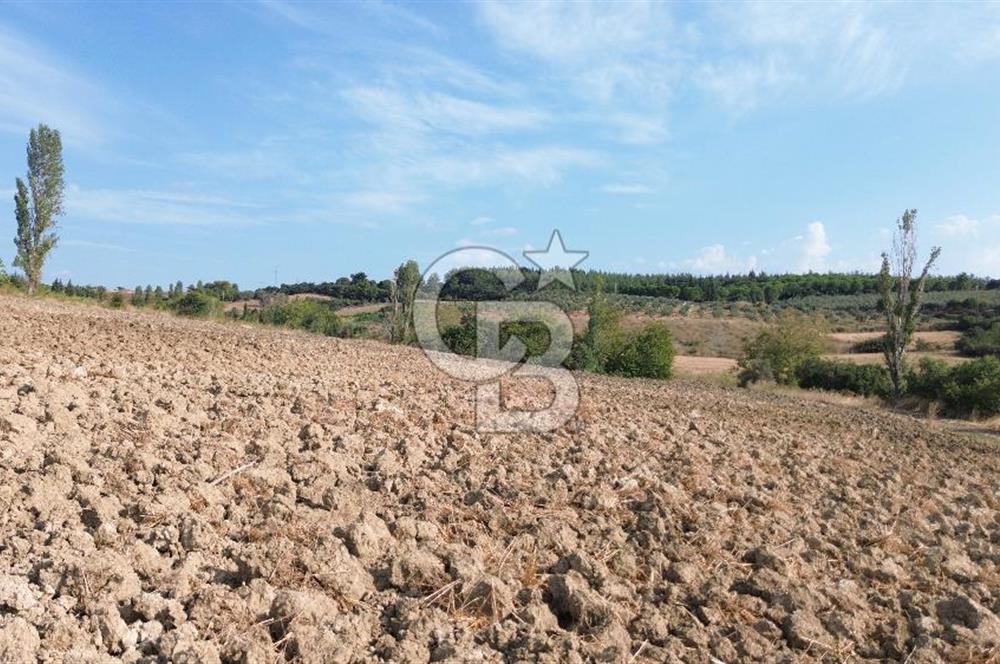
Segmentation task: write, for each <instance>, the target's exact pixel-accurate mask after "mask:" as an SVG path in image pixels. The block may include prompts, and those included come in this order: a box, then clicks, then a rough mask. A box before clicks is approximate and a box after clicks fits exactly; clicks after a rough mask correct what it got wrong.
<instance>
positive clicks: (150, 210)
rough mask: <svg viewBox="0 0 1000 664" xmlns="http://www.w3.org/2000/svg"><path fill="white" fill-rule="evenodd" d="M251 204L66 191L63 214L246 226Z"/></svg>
mask: <svg viewBox="0 0 1000 664" xmlns="http://www.w3.org/2000/svg"><path fill="white" fill-rule="evenodd" d="M253 207H254V206H253V204H249V203H246V202H241V201H235V200H232V199H228V198H224V197H217V196H206V195H198V194H188V193H177V192H164V191H149V190H136V189H82V188H80V187H79V186H76V185H70V186H69V187H67V189H66V215H67V216H68V217H70V218H73V217H78V218H82V219H90V220H95V221H110V222H120V223H128V224H163V225H171V226H202V225H248V224H256V223H260V220H259V219H258V218H257V217H256V216H255V215H252V214H249V213H248V212H247V209H248V208H253Z"/></svg>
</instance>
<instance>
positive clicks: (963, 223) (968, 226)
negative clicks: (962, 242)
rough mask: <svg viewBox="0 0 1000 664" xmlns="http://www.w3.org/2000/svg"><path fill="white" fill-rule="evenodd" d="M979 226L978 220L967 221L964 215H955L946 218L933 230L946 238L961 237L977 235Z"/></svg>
mask: <svg viewBox="0 0 1000 664" xmlns="http://www.w3.org/2000/svg"><path fill="white" fill-rule="evenodd" d="M980 225H981V224H980V222H979V220H978V219H969V218H968V217H966V216H965V215H964V214H956V215H952V216H950V217H948V218H947V219H945V220H944V221H943V222H941V223H940V224H937V225H936V226H935V227H934V228H935V229H937V230H938V231H940V232H941V233H942V234H944V235H946V236H948V237H963V236H966V235H978V234H979V227H980Z"/></svg>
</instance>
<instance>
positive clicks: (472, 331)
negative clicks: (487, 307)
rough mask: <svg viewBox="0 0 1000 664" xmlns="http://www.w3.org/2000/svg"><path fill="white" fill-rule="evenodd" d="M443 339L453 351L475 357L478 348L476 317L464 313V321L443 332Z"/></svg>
mask: <svg viewBox="0 0 1000 664" xmlns="http://www.w3.org/2000/svg"><path fill="white" fill-rule="evenodd" d="M441 340H442V341H444V345H445V346H447V347H448V349H449V350H451V352H453V353H457V354H459V355H468V356H469V357H475V356H476V352H477V348H476V317H475V316H473V315H472V314H463V315H462V322H461V323H459V324H458V325H452V326H450V327H448V328H445V330H444V331H442V332H441Z"/></svg>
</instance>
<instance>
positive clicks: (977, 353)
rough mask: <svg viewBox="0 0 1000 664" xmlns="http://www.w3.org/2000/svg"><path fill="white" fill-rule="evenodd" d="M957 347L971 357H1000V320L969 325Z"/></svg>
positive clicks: (956, 344)
mask: <svg viewBox="0 0 1000 664" xmlns="http://www.w3.org/2000/svg"><path fill="white" fill-rule="evenodd" d="M955 348H957V349H958V352H960V353H961V354H962V355H968V356H969V357H986V356H987V355H992V356H994V357H1000V320H997V321H992V322H991V323H985V322H984V324H983V325H982V326H976V327H969V328H968V329H966V331H965V332H963V333H962V336H961V338H959V340H958V341H957V342H956V343H955Z"/></svg>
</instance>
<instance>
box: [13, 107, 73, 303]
mask: <svg viewBox="0 0 1000 664" xmlns="http://www.w3.org/2000/svg"><path fill="white" fill-rule="evenodd" d="M27 177H28V183H27V184H25V183H24V181H23V180H21V178H17V182H16V184H17V191H16V192H15V193H14V216H15V217H16V219H17V235H15V236H14V245H15V246H16V247H17V257H16V258H15V259H14V266H15V267H19V268H21V269H22V270H24V276H25V280H26V285H27V291H28V295H34V294H35V292H36V291H37V290H38V285H39V283H41V279H42V267H43V266H44V265H45V259H46V258H47V257H48V254H49V252H50V251H52V248H53V247H55V246H56V242H57V241H58V239H59V238H58V236H57V235H56V234H55V232H54V230H55V226H56V217H58V216H59V215H61V214H62V213H63V160H62V139H61V138H60V137H59V131H58V130H55V129H50V128H49V127H47V126H45V125H43V124H40V125H38V127H36V128H34V129H32V130H31V133H30V134H29V136H28V175H27Z"/></svg>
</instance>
